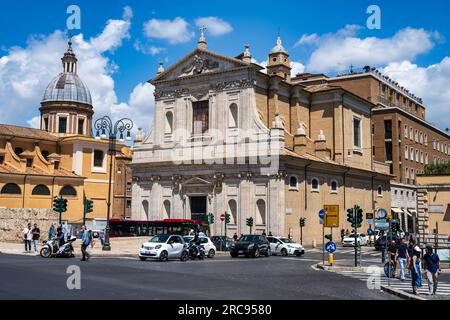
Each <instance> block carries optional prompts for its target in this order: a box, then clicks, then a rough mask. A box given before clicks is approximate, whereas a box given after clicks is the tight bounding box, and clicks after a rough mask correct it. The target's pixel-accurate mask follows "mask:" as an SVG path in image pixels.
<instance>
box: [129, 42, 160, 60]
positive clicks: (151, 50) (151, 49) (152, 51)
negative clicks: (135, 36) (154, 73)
mask: <svg viewBox="0 0 450 320" xmlns="http://www.w3.org/2000/svg"><path fill="white" fill-rule="evenodd" d="M134 48H135V49H136V50H137V51H139V52H141V53H143V54H148V55H151V56H156V55H158V54H160V53H162V52H164V51H166V48H163V47H156V46H152V45H144V44H142V43H141V42H140V41H139V40H136V41H135V42H134Z"/></svg>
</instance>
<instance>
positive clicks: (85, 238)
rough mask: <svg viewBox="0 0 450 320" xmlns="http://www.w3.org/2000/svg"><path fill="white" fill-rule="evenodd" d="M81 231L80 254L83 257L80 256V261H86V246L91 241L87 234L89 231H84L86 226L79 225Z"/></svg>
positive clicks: (88, 256) (87, 257) (88, 255)
mask: <svg viewBox="0 0 450 320" xmlns="http://www.w3.org/2000/svg"><path fill="white" fill-rule="evenodd" d="M81 228H82V229H81V230H82V231H83V238H81V254H82V255H83V258H81V261H88V260H89V258H90V256H91V255H90V254H89V253H88V252H87V247H88V246H89V244H90V243H91V237H90V236H89V232H86V227H85V226H82V227H81Z"/></svg>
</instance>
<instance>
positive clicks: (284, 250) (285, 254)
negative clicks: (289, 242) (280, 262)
mask: <svg viewBox="0 0 450 320" xmlns="http://www.w3.org/2000/svg"><path fill="white" fill-rule="evenodd" d="M281 255H282V256H283V257H287V255H288V252H287V250H286V248H283V249H281Z"/></svg>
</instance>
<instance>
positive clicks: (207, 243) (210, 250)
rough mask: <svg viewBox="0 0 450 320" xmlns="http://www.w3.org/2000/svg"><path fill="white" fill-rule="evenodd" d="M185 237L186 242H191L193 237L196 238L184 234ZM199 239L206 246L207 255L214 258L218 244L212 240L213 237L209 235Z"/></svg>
mask: <svg viewBox="0 0 450 320" xmlns="http://www.w3.org/2000/svg"><path fill="white" fill-rule="evenodd" d="M183 239H184V241H185V242H186V243H189V242H190V241H191V240H192V239H194V236H184V237H183ZM199 239H200V243H201V244H202V245H203V247H204V248H205V253H206V256H207V257H208V258H214V256H215V255H216V246H215V245H214V243H213V242H212V241H211V239H210V238H208V237H199Z"/></svg>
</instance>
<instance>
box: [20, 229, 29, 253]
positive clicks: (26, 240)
mask: <svg viewBox="0 0 450 320" xmlns="http://www.w3.org/2000/svg"><path fill="white" fill-rule="evenodd" d="M22 234H23V241H24V243H25V253H29V252H31V223H28V224H27V226H26V227H25V229H23V231H22Z"/></svg>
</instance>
